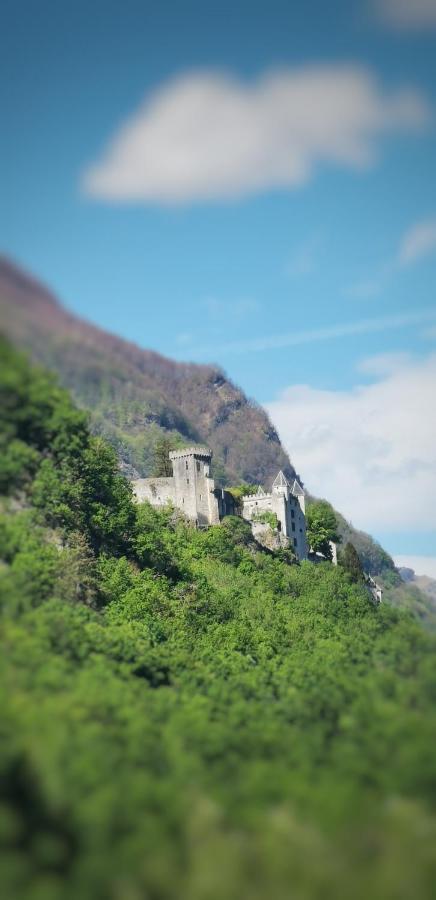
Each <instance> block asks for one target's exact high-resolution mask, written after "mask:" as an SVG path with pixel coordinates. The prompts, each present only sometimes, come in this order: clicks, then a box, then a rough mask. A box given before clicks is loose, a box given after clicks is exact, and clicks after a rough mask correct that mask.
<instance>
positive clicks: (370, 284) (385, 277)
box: [345, 217, 436, 300]
mask: <svg viewBox="0 0 436 900" xmlns="http://www.w3.org/2000/svg"><path fill="white" fill-rule="evenodd" d="M433 254H436V218H434V217H433V218H430V219H424V220H422V221H420V222H415V223H414V224H413V225H411V226H410V228H408V229H407V231H406V232H405V233H404V234H403V235H402V237H401V239H400V241H399V242H398V246H397V249H396V250H395V251H394V253H393V255H392V257H391V258H390V259H388V260H386V261H385V262H384V263H383V264H381V265H380V266H379V268H378V271H376V272H375V274H374V275H373V276H372V277H369V278H366V279H363V280H362V281H357V282H356V283H355V284H352V285H350V286H349V287H348V288H347V289H346V291H345V293H346V294H347V296H348V297H352V298H355V299H358V300H364V299H367V298H370V297H376V296H378V295H379V294H380V293H381V291H382V290H383V288H384V287H385V285H386V284H387V283H388V282H389V281H391V279H392V278H393V277H394V276H396V275H398V274H399V272H401V271H402V270H404V269H405V268H407V267H409V266H412V265H414V264H415V263H417V262H419V261H420V260H421V259H424V258H425V257H428V256H431V255H433Z"/></svg>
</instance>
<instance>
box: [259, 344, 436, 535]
mask: <svg viewBox="0 0 436 900" xmlns="http://www.w3.org/2000/svg"><path fill="white" fill-rule="evenodd" d="M381 362H382V360H381V358H377V359H376V360H375V361H374V360H372V361H371V360H367V361H366V363H365V368H366V370H367V371H371V372H372V373H373V374H374V376H375V377H374V379H373V380H372V382H371V383H369V384H368V383H364V384H360V385H358V386H356V387H353V388H351V389H349V390H343V391H330V390H322V389H316V388H312V387H310V386H309V385H293V386H291V387H289V388H287V389H286V390H285V391H283V393H282V394H281V395H280V396H279V397H278V398H277V399H276V400H274V401H273V402H271V403H269V404H267V410H268V413H269V415H270V416H271V419H272V421H273V422H274V424H275V425H276V427H277V428H278V431H279V434H280V436H281V438H282V440H283V442H284V444H285V446H286V448H287V449H288V450H289V452H290V454H291V458H292V460H293V462H294V464H295V465H296V467H297V469H299V471H302V472H303V473H304V479H305V482H306V484H307V486H308V488H309V489H310V490H311V491H313V492H314V493H315V494H318V495H319V496H324V495H325V494H326V493H327V494H328V498H329V500H331V501H332V502H333V503H334V505H335V506H336V507H337V508H338V509H340V510H341V511H342V512H343V513H344V514H345V515H346V516H347V517H348V518H350V519H352V520H353V522H354V523H355V524H356V525H358V526H359V527H362V528H366V529H369V530H373V529H374V530H378V531H380V530H383V529H388V530H391V531H405V530H406V529H417V530H426V529H427V530H433V529H436V449H435V448H436V420H435V417H434V415H433V408H434V394H435V389H436V355H431V356H429V357H427V359H414V358H412V357H404V358H403V360H402V364H400V360H399V358H398V357H397V358H396V359H395V358H393V357H392V358H391V359H390V360H389V359H387V358H385V360H384V365H381ZM376 373H378V374H376ZM326 473H327V475H326Z"/></svg>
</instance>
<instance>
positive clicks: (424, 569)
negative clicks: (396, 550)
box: [394, 555, 436, 578]
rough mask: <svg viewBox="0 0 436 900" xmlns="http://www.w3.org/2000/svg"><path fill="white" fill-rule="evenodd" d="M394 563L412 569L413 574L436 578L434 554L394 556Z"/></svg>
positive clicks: (435, 557) (435, 558)
mask: <svg viewBox="0 0 436 900" xmlns="http://www.w3.org/2000/svg"><path fill="white" fill-rule="evenodd" d="M394 562H395V565H396V566H398V567H399V568H400V567H401V566H404V567H405V568H407V569H413V571H414V572H415V575H428V577H429V578H436V556H409V555H406V556H395V558H394Z"/></svg>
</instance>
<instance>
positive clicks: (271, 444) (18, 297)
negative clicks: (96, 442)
mask: <svg viewBox="0 0 436 900" xmlns="http://www.w3.org/2000/svg"><path fill="white" fill-rule="evenodd" d="M0 322H1V327H2V330H3V331H4V332H5V333H6V334H7V335H8V336H9V337H10V338H11V340H12V341H13V342H15V343H16V344H18V345H20V346H22V347H24V348H25V349H26V350H29V351H30V352H31V355H32V357H33V358H34V360H36V361H38V362H41V363H43V364H44V365H46V366H48V367H49V368H52V369H54V370H55V371H56V372H57V373H58V375H59V378H60V380H61V382H62V384H63V385H64V386H65V387H67V388H69V389H70V390H71V392H72V394H73V396H74V398H75V400H76V402H78V403H79V404H80V405H81V406H84V407H87V408H88V409H89V410H90V411H91V424H92V428H93V430H94V431H95V432H99V433H102V434H104V435H105V436H106V437H107V438H108V439H109V440H110V442H111V443H112V444H113V445H114V446H115V447H116V449H117V451H118V454H119V457H120V460H121V463H122V466H123V468H124V470H125V471H126V473H127V474H129V475H142V476H145V475H148V474H149V473H150V471H151V466H152V460H153V448H154V445H155V443H156V440H157V438H158V437H159V435H160V434H162V432H165V433H167V434H168V433H170V434H171V435H172V436H173V437H174V438H175V440H176V441H178V442H179V443H181V444H184V445H186V443H191V444H195V443H203V444H204V443H206V444H208V445H210V447H211V448H212V450H213V452H214V473H215V477H216V478H217V480H219V481H223V482H227V483H235V482H238V481H241V480H242V479H243V480H246V481H249V482H255V483H258V482H259V483H262V484H267V483H268V482H270V481H271V480H272V479H273V478H274V477H275V475H276V474H277V472H278V470H279V469H283V470H284V471H285V472H286V473H287V474H288V475H289V476H294V475H295V470H294V468H293V466H292V465H291V463H290V461H289V457H288V456H287V454H286V453H285V451H284V450H283V448H282V446H281V444H280V441H279V438H278V435H277V432H276V431H275V429H274V428H273V426H272V425H271V422H270V421H269V419H268V417H267V415H266V413H265V411H264V410H263V409H262V408H261V407H260V406H259V405H258V404H256V403H255V402H254V401H251V400H249V399H247V397H246V396H245V395H244V394H243V392H242V391H241V390H240V389H239V388H238V387H236V386H235V385H234V384H232V382H231V381H229V379H228V378H226V376H225V375H224V373H223V372H222V371H221V370H220V369H218V368H216V367H214V366H207V365H195V364H192V363H180V362H174V361H173V360H170V359H167V358H165V357H164V356H161V355H160V354H158V353H155V352H153V351H151V350H143V349H141V348H140V347H137V346H136V345H135V344H132V343H129V342H127V341H125V340H122V339H121V338H119V337H116V336H115V335H112V334H108V333H107V332H105V331H102V330H101V329H99V328H96V327H95V326H93V325H91V324H89V323H88V322H85V321H82V320H81V319H79V318H77V317H76V316H74V315H73V314H72V313H70V312H68V311H67V310H66V309H64V308H63V307H62V306H61V304H60V303H59V302H58V301H57V300H56V298H55V297H54V296H53V295H52V294H51V293H50V292H49V291H48V290H47V289H46V288H45V287H44V286H42V285H41V284H39V283H38V282H37V281H35V280H34V279H33V278H31V277H29V276H28V275H27V274H26V273H24V272H22V271H21V270H20V269H18V268H17V267H16V266H15V265H13V264H12V263H11V262H9V261H7V260H4V259H3V260H1V259H0Z"/></svg>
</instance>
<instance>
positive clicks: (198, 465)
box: [197, 459, 200, 472]
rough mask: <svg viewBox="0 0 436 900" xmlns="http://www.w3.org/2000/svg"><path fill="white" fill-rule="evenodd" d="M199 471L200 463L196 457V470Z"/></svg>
mask: <svg viewBox="0 0 436 900" xmlns="http://www.w3.org/2000/svg"><path fill="white" fill-rule="evenodd" d="M199 471H200V463H199V461H198V459H197V472H199Z"/></svg>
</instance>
